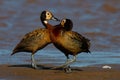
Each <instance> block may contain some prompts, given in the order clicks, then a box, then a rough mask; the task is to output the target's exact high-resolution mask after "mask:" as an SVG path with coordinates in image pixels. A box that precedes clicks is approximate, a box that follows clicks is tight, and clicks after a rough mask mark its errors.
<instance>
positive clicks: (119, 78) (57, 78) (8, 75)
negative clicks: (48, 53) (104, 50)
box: [0, 65, 120, 80]
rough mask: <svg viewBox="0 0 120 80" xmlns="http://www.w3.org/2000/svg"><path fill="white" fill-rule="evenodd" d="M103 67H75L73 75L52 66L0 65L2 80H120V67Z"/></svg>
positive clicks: (0, 79) (0, 78)
mask: <svg viewBox="0 0 120 80" xmlns="http://www.w3.org/2000/svg"><path fill="white" fill-rule="evenodd" d="M101 66H102V65H97V66H90V67H73V72H72V73H69V74H67V73H64V71H63V70H62V69H59V70H51V69H50V68H51V67H52V66H51V65H44V69H41V70H35V69H32V68H31V67H30V65H0V80H120V65H110V66H112V69H102V68H101Z"/></svg>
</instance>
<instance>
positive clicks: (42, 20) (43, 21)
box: [41, 18, 52, 30]
mask: <svg viewBox="0 0 120 80" xmlns="http://www.w3.org/2000/svg"><path fill="white" fill-rule="evenodd" d="M41 22H42V24H43V25H44V26H45V27H46V28H47V29H49V30H51V29H52V25H51V24H49V23H48V20H45V19H43V18H41Z"/></svg>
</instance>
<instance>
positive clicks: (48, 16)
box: [11, 11, 90, 72]
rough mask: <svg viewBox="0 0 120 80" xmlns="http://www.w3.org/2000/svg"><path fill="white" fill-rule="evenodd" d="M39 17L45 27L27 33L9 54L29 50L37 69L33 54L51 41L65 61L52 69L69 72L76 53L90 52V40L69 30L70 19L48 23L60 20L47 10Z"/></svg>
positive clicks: (71, 25)
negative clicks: (52, 23) (70, 56)
mask: <svg viewBox="0 0 120 80" xmlns="http://www.w3.org/2000/svg"><path fill="white" fill-rule="evenodd" d="M40 19H41V22H42V24H43V25H44V26H45V27H46V28H40V29H36V30H34V31H32V32H29V33H27V34H26V35H25V36H24V37H23V38H22V40H21V41H20V42H19V43H18V44H17V46H16V47H15V48H14V50H13V53H12V54H11V55H13V54H15V53H17V52H31V53H32V54H31V61H32V62H31V64H32V67H33V68H35V69H37V68H38V67H37V65H36V63H35V59H34V54H35V53H36V52H37V51H38V50H40V49H42V48H44V47H45V46H47V45H48V44H50V43H53V44H54V46H55V47H56V48H57V49H59V50H60V51H62V52H63V53H64V54H65V56H66V58H67V61H66V62H65V64H63V65H62V66H59V67H54V68H52V69H56V68H63V69H64V70H65V72H71V68H70V64H71V63H73V62H75V61H76V55H77V54H79V53H81V52H87V53H88V52H90V51H89V48H90V40H89V39H87V38H85V37H83V36H82V35H80V34H79V33H77V32H74V31H71V30H72V28H73V23H72V21H71V20H70V19H62V20H61V22H60V24H58V25H55V26H53V25H51V24H49V23H48V20H55V21H60V20H59V19H57V18H55V17H54V16H53V14H52V13H51V12H49V11H43V12H42V13H41V16H40ZM69 55H73V58H72V59H69Z"/></svg>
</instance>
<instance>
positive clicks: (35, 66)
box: [31, 54, 38, 69]
mask: <svg viewBox="0 0 120 80" xmlns="http://www.w3.org/2000/svg"><path fill="white" fill-rule="evenodd" d="M31 61H32V62H31V64H32V67H33V68H34V69H38V67H37V65H36V62H35V59H34V54H32V55H31Z"/></svg>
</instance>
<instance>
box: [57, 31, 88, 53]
mask: <svg viewBox="0 0 120 80" xmlns="http://www.w3.org/2000/svg"><path fill="white" fill-rule="evenodd" d="M88 43H89V40H88V39H86V38H85V37H83V36H82V35H80V34H79V33H77V32H74V31H65V32H62V31H61V36H59V39H58V41H57V42H56V44H55V45H57V48H59V49H60V50H61V51H62V52H69V53H72V54H77V53H79V52H83V51H84V52H86V51H89V50H88V49H89V44H88Z"/></svg>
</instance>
